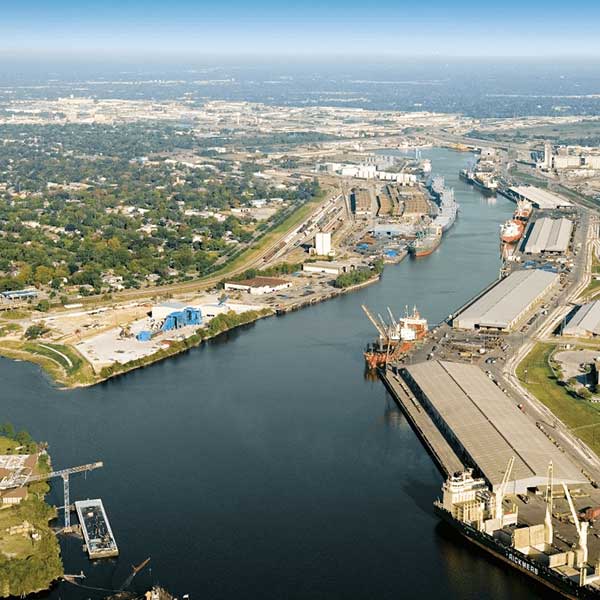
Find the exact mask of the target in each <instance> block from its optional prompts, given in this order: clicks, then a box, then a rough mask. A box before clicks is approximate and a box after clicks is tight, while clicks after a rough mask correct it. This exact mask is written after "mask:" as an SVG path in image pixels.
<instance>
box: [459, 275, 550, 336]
mask: <svg viewBox="0 0 600 600" xmlns="http://www.w3.org/2000/svg"><path fill="white" fill-rule="evenodd" d="M559 279H560V277H559V275H557V274H556V273H552V272H548V271H543V270H541V269H529V270H520V271H514V272H512V273H511V274H510V275H509V276H508V277H506V278H504V279H501V280H500V281H498V282H497V283H496V284H495V285H493V286H492V287H491V288H489V289H488V290H487V291H486V292H484V293H483V294H482V295H481V296H479V297H478V298H477V299H475V300H474V302H473V303H472V304H470V305H468V306H467V307H466V308H465V309H464V310H463V311H462V312H460V313H459V314H458V315H455V316H454V320H453V326H454V327H455V328H457V329H470V330H474V329H497V330H502V331H507V330H509V329H512V328H514V327H515V325H517V324H518V323H519V322H520V321H521V320H522V319H523V318H524V317H525V316H526V315H527V314H528V312H529V311H530V310H531V309H532V307H533V306H534V305H535V304H536V303H538V302H540V301H541V300H542V299H543V298H544V296H546V294H548V292H549V291H550V290H551V289H552V288H553V287H554V286H555V285H557V284H558V282H559Z"/></svg>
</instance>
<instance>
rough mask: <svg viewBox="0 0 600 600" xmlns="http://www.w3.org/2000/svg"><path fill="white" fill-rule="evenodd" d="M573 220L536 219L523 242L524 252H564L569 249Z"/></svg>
mask: <svg viewBox="0 0 600 600" xmlns="http://www.w3.org/2000/svg"><path fill="white" fill-rule="evenodd" d="M572 233H573V222H572V221H570V220H569V219H565V218H562V219H550V218H548V217H543V218H541V219H538V220H537V221H536V222H535V223H534V224H533V226H532V227H531V230H530V232H529V235H528V236H527V240H526V242H525V250H524V251H525V254H547V253H561V254H564V253H565V252H566V251H567V250H568V249H569V242H570V241H571V234H572Z"/></svg>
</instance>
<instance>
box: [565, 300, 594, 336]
mask: <svg viewBox="0 0 600 600" xmlns="http://www.w3.org/2000/svg"><path fill="white" fill-rule="evenodd" d="M562 334H563V335H570V336H574V337H593V336H596V335H600V300H596V301H594V302H588V303H587V304H583V305H581V306H580V307H579V308H578V309H577V312H576V313H575V314H574V315H573V317H572V318H571V320H570V321H569V322H568V323H567V324H566V325H565V327H564V328H563V331H562Z"/></svg>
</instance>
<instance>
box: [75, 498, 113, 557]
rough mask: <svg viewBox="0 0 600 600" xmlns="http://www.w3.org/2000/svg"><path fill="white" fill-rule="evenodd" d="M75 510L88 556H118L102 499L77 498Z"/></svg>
mask: <svg viewBox="0 0 600 600" xmlns="http://www.w3.org/2000/svg"><path fill="white" fill-rule="evenodd" d="M75 510H76V511H77V516H78V517H79V523H80V524H81V531H82V533H83V539H84V540H85V545H86V547H87V551H88V554H89V557H90V558H110V557H111V556H118V555H119V549H118V548H117V543H116V541H115V537H114V535H113V532H112V529H111V528H110V523H109V522H108V517H107V516H106V511H105V510H104V505H103V504H102V500H100V499H96V500H79V501H77V502H75Z"/></svg>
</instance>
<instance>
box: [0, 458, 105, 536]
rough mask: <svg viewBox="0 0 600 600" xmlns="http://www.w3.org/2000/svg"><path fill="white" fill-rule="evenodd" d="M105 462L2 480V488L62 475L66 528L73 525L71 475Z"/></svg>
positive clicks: (11, 487)
mask: <svg viewBox="0 0 600 600" xmlns="http://www.w3.org/2000/svg"><path fill="white" fill-rule="evenodd" d="M103 466H104V463H102V462H95V463H89V464H87V465H80V466H78V467H71V468H70V469H61V470H60V471H51V472H50V473H40V474H39V475H28V476H22V477H16V478H14V479H13V480H11V481H9V482H2V484H0V489H3V490H8V489H14V488H18V487H23V486H24V485H28V484H29V483H35V482H36V481H46V480H48V479H54V478H55V477H61V478H62V480H63V491H64V501H65V505H64V509H65V529H68V528H69V527H71V506H70V504H71V500H70V493H69V476H70V475H75V473H87V472H88V471H93V470H94V469H99V468H100V467H103Z"/></svg>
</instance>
